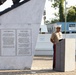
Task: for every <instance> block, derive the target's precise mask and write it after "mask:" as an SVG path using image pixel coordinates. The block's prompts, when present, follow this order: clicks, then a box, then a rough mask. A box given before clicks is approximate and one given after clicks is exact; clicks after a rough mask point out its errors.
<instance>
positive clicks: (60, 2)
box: [51, 0, 76, 22]
mask: <svg viewBox="0 0 76 75" xmlns="http://www.w3.org/2000/svg"><path fill="white" fill-rule="evenodd" d="M51 1H52V2H54V3H53V4H52V7H53V8H55V9H57V8H58V9H59V12H58V13H56V14H58V16H59V20H56V19H55V21H60V22H64V21H65V13H64V1H65V0H51ZM67 10H68V12H67V17H66V18H67V19H66V21H67V22H76V6H71V7H70V8H68V9H67ZM53 21H54V19H53Z"/></svg>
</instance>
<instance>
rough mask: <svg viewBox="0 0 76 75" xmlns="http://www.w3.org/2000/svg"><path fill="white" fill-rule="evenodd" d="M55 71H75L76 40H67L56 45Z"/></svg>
mask: <svg viewBox="0 0 76 75" xmlns="http://www.w3.org/2000/svg"><path fill="white" fill-rule="evenodd" d="M55 70H56V71H62V72H65V71H74V70H75V39H69V38H66V39H63V40H62V41H60V42H58V43H57V44H56V62H55Z"/></svg>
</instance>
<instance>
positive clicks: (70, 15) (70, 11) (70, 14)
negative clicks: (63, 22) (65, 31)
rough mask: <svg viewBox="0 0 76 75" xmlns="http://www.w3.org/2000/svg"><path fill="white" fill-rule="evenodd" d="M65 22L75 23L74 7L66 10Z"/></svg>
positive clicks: (75, 7) (75, 8)
mask: <svg viewBox="0 0 76 75" xmlns="http://www.w3.org/2000/svg"><path fill="white" fill-rule="evenodd" d="M67 21H68V22H76V6H71V7H70V8H68V12H67Z"/></svg>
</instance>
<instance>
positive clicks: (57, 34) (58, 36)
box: [51, 32, 62, 43]
mask: <svg viewBox="0 0 76 75" xmlns="http://www.w3.org/2000/svg"><path fill="white" fill-rule="evenodd" d="M51 39H52V40H53V41H54V43H57V42H59V40H60V39H62V33H61V32H55V33H52V35H51Z"/></svg>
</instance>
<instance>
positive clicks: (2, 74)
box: [0, 56, 76, 75]
mask: <svg viewBox="0 0 76 75" xmlns="http://www.w3.org/2000/svg"><path fill="white" fill-rule="evenodd" d="M71 65H72V64H71ZM0 75H76V69H75V71H72V72H56V71H53V70H52V57H51V56H35V57H34V60H33V64H32V68H31V70H0Z"/></svg>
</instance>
